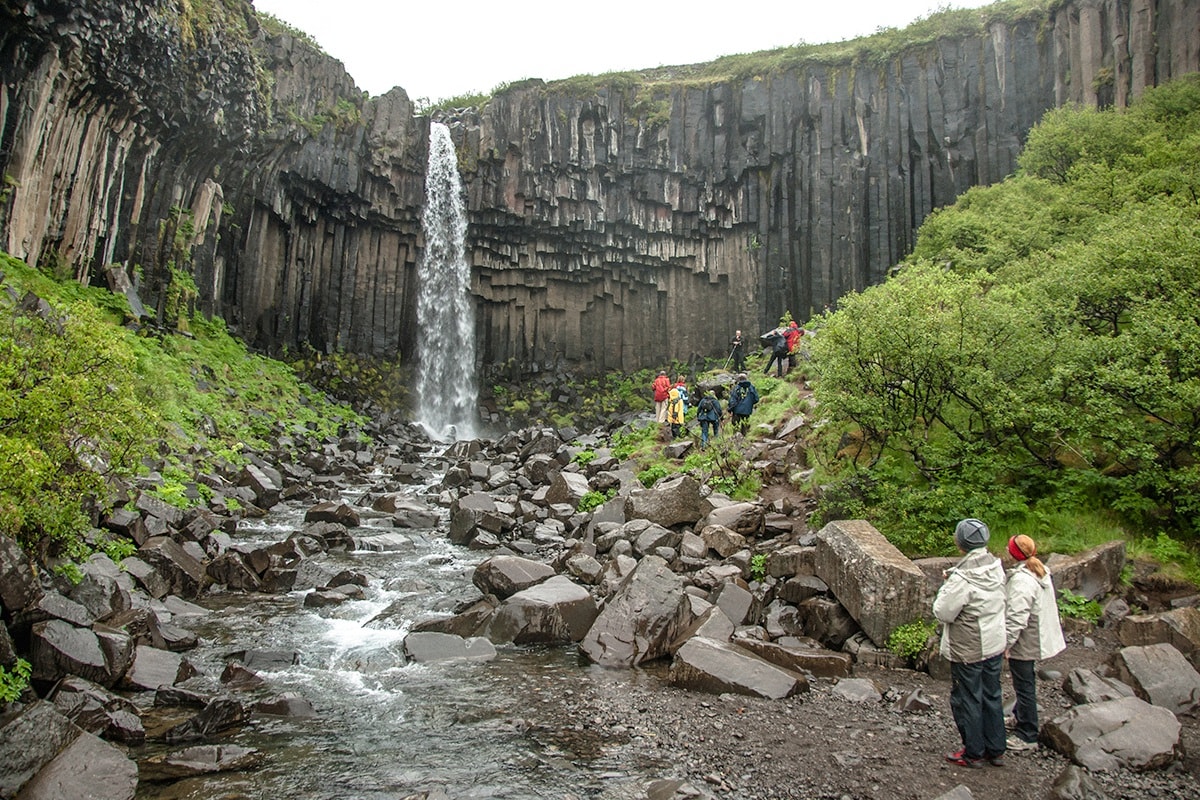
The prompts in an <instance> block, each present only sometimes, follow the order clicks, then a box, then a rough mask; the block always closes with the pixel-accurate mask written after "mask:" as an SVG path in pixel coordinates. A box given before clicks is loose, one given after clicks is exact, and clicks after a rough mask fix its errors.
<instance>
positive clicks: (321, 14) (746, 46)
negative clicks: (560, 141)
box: [253, 0, 994, 101]
mask: <svg viewBox="0 0 1200 800" xmlns="http://www.w3.org/2000/svg"><path fill="white" fill-rule="evenodd" d="M992 2H994V0H948V2H947V0H840V1H839V0H833V1H831V0H757V2H736V1H735V2H722V3H716V2H712V0H692V1H691V2H686V3H685V2H679V1H678V0H582V2H580V1H579V0H524V1H523V2H503V1H502V0H489V2H483V1H482V0H420V1H419V2H413V0H253V3H254V7H255V8H257V9H258V10H259V11H266V12H267V13H270V14H273V15H274V16H276V17H278V18H280V19H282V20H284V21H285V22H288V23H289V24H291V25H292V26H294V27H296V28H299V29H300V30H302V31H304V32H305V33H308V34H309V35H310V36H312V37H313V38H314V39H316V40H317V42H318V43H320V45H321V47H322V48H323V49H324V50H325V52H326V53H329V54H330V55H331V56H333V57H334V58H336V59H338V60H339V61H341V62H342V63H343V64H344V65H345V67H346V71H347V72H349V73H350V75H351V76H352V77H353V78H354V80H355V82H356V83H357V84H358V87H359V88H360V89H365V90H366V91H368V92H370V93H371V94H372V95H378V94H383V93H384V92H386V91H387V90H389V89H391V88H392V87H393V86H403V87H404V89H405V91H407V92H408V96H409V97H410V98H412V99H414V100H417V99H420V98H426V99H428V100H431V101H437V100H442V99H446V98H450V97H455V96H458V95H462V94H469V93H481V94H482V93H489V92H490V91H491V90H492V89H493V88H495V87H496V86H497V85H499V84H501V83H510V82H513V81H519V80H522V79H524V78H542V79H543V80H555V79H558V78H568V77H571V76H572V75H582V74H600V73H603V72H613V71H619V70H634V69H646V68H650V67H658V66H668V65H676V64H694V63H698V62H703V61H711V60H713V59H714V58H716V57H718V56H723V55H733V54H736V53H750V52H754V51H756V50H770V49H773V48H777V47H788V46H791V45H795V44H799V43H800V42H808V43H810V44H822V43H826V42H837V41H842V40H845V39H853V38H857V37H859V36H865V35H867V34H871V33H874V32H875V31H876V30H877V29H879V28H903V27H904V26H906V25H908V23H910V22H912V21H913V20H915V19H918V18H920V17H924V16H928V15H929V14H930V13H932V12H934V11H936V10H939V9H941V8H947V7H951V8H978V7H980V6H985V5H989V4H991V3H992Z"/></svg>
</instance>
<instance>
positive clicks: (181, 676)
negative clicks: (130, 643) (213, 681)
mask: <svg viewBox="0 0 1200 800" xmlns="http://www.w3.org/2000/svg"><path fill="white" fill-rule="evenodd" d="M196 674H198V673H197V671H196V668H195V667H194V666H192V664H191V662H190V661H188V660H187V659H186V658H184V657H183V656H181V655H180V654H179V653H172V652H170V651H169V650H159V649H158V648H155V647H147V646H145V645H138V646H137V647H136V648H135V649H134V654H133V663H132V664H130V666H129V669H128V671H127V672H126V673H125V677H124V679H123V681H122V684H123V685H124V686H126V687H127V688H130V689H141V690H154V689H158V688H160V687H162V686H174V685H175V684H177V683H181V682H182V681H186V680H187V679H188V678H191V677H193V676H194V675H196Z"/></svg>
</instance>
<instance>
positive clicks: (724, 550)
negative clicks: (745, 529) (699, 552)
mask: <svg viewBox="0 0 1200 800" xmlns="http://www.w3.org/2000/svg"><path fill="white" fill-rule="evenodd" d="M700 538H701V539H702V540H704V544H705V545H706V546H707V548H708V549H709V550H712V551H713V552H714V553H716V554H717V555H719V556H720V557H721V558H729V557H730V556H731V555H733V554H734V553H736V552H738V551H739V550H745V549H746V547H747V543H746V537H745V536H743V535H742V534H740V533H738V532H737V531H735V530H733V529H732V528H727V527H725V526H724V525H717V524H712V523H710V524H708V525H705V526H704V527H703V528H701V529H700Z"/></svg>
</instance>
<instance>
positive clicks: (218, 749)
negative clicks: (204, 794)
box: [138, 744, 263, 781]
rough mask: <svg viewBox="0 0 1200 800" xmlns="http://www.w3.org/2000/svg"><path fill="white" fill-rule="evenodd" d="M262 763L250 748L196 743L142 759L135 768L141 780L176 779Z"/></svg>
mask: <svg viewBox="0 0 1200 800" xmlns="http://www.w3.org/2000/svg"><path fill="white" fill-rule="evenodd" d="M262 762H263V754H262V753H261V752H260V751H259V750H256V749H254V748H253V747H241V746H239V745H235V744H221V745H216V744H198V745H193V746H192V747H185V748H183V749H182V750H174V751H172V752H169V753H160V754H158V755H153V756H148V757H147V758H143V759H142V760H141V761H139V762H138V770H139V773H140V775H141V777H142V779H143V780H147V781H176V780H179V779H181V778H190V777H194V776H196V775H210V774H212V773H214V772H235V771H242V770H247V769H253V768H254V767H257V766H259V765H260V764H261V763H262Z"/></svg>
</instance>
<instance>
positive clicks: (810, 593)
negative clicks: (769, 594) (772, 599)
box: [775, 575, 829, 606]
mask: <svg viewBox="0 0 1200 800" xmlns="http://www.w3.org/2000/svg"><path fill="white" fill-rule="evenodd" d="M828 593H829V587H828V586H827V585H826V584H825V581H823V580H821V579H820V578H818V577H817V576H816V575H796V576H793V577H791V578H788V579H787V580H786V581H784V582H783V585H782V586H780V587H779V588H778V589H777V590H776V593H775V596H776V597H778V598H779V599H780V600H783V601H784V602H787V603H791V604H792V605H796V606H798V605H800V604H801V603H803V602H804V601H805V600H807V599H809V598H810V597H819V596H821V595H824V594H828Z"/></svg>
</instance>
